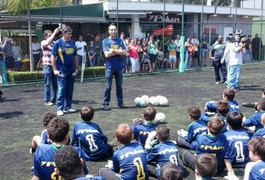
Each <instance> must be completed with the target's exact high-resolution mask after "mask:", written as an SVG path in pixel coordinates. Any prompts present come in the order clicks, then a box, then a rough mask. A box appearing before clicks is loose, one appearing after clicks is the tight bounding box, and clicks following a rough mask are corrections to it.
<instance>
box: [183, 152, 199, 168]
mask: <svg viewBox="0 0 265 180" xmlns="http://www.w3.org/2000/svg"><path fill="white" fill-rule="evenodd" d="M179 156H180V158H181V159H182V161H183V164H184V165H186V166H188V167H189V168H191V169H192V170H195V164H196V156H195V154H193V153H192V152H191V151H189V150H183V149H179Z"/></svg>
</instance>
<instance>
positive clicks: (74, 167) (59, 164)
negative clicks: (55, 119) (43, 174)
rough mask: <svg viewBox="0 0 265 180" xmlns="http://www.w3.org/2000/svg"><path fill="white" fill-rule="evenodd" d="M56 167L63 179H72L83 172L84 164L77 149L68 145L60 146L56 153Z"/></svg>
mask: <svg viewBox="0 0 265 180" xmlns="http://www.w3.org/2000/svg"><path fill="white" fill-rule="evenodd" d="M54 162H55V164H56V168H57V169H58V170H59V173H60V175H61V176H62V178H63V179H66V180H67V179H72V178H73V177H76V175H79V174H81V173H82V164H81V161H80V158H79V156H78V154H77V152H76V150H75V149H74V148H73V147H72V146H70V145H68V146H64V147H63V148H60V149H59V150H58V151H57V152H56V154H55V155H54Z"/></svg>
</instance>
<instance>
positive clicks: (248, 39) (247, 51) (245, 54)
mask: <svg viewBox="0 0 265 180" xmlns="http://www.w3.org/2000/svg"><path fill="white" fill-rule="evenodd" d="M245 39H246V44H245V48H244V49H243V54H242V61H243V63H244V64H245V63H246V62H247V57H248V58H249V59H250V61H251V62H252V63H254V59H253V55H252V48H251V36H250V35H249V36H248V37H245Z"/></svg>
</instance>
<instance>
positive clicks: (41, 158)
mask: <svg viewBox="0 0 265 180" xmlns="http://www.w3.org/2000/svg"><path fill="white" fill-rule="evenodd" d="M60 148H63V146H61V147H56V146H55V145H53V144H51V145H48V144H40V145H39V147H38V148H37V151H36V153H35V156H34V172H33V174H34V176H37V177H39V178H40V179H41V180H46V179H51V180H62V177H61V176H59V175H58V174H57V173H56V172H54V168H55V162H54V160H53V156H54V155H55V153H56V152H57V151H58V150H59V149H60ZM75 149H76V151H77V153H78V155H79V157H80V158H81V157H82V156H83V153H82V151H81V149H80V148H75ZM84 165H85V164H84ZM83 170H84V173H85V174H88V170H87V168H86V166H84V169H83Z"/></svg>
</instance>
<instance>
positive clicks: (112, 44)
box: [102, 37, 126, 70]
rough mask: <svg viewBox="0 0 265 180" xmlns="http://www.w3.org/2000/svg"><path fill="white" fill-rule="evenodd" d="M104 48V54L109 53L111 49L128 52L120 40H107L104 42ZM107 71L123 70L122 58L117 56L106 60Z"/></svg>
mask: <svg viewBox="0 0 265 180" xmlns="http://www.w3.org/2000/svg"><path fill="white" fill-rule="evenodd" d="M102 48H103V51H104V52H108V51H109V50H110V49H116V50H119V49H121V50H126V47H125V45H124V43H123V41H122V39H120V38H115V39H111V38H109V37H108V38H106V39H104V40H103V41H102ZM105 60H106V61H105V62H106V69H111V70H122V68H123V66H122V56H119V55H116V56H112V57H109V58H105Z"/></svg>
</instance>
